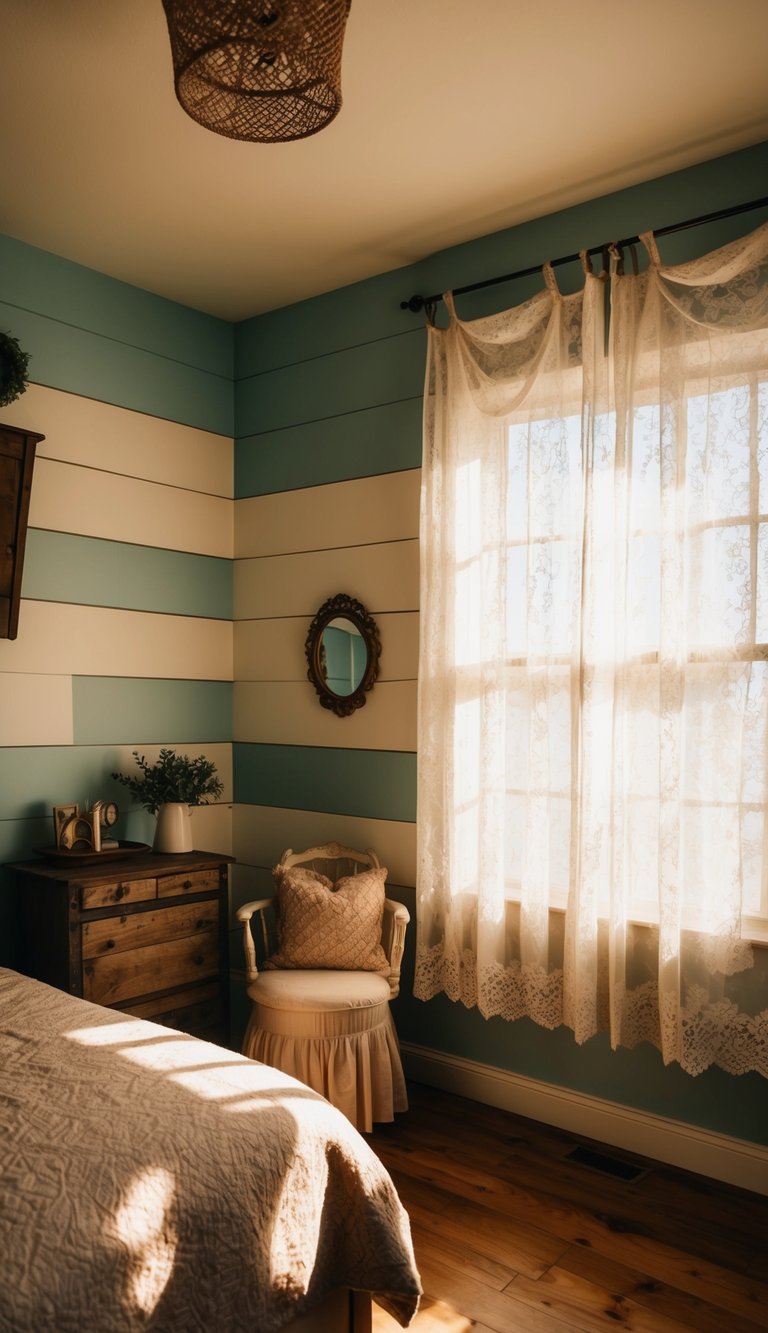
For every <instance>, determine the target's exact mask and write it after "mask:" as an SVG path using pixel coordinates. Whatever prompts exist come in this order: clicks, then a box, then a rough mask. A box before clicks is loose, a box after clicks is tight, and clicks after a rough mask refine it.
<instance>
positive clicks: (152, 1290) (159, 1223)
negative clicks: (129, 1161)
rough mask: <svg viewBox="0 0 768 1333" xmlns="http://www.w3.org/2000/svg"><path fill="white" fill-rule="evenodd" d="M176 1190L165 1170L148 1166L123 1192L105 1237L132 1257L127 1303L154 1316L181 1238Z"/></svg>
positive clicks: (129, 1306)
mask: <svg viewBox="0 0 768 1333" xmlns="http://www.w3.org/2000/svg"><path fill="white" fill-rule="evenodd" d="M175 1195H176V1187H175V1183H174V1179H173V1176H172V1175H171V1173H170V1172H169V1171H166V1170H165V1169H164V1168H163V1167H146V1168H145V1169H144V1170H143V1171H140V1172H139V1173H138V1175H136V1176H134V1178H133V1180H132V1181H131V1182H130V1184H129V1185H128V1186H127V1187H126V1189H125V1190H124V1192H123V1196H122V1199H121V1201H120V1203H119V1205H118V1207H117V1209H116V1211H115V1215H114V1217H113V1218H112V1219H111V1221H110V1222H109V1223H108V1224H107V1227H106V1234H107V1236H108V1237H109V1239H110V1240H112V1241H116V1242H117V1243H118V1244H119V1245H120V1246H121V1247H122V1248H123V1249H124V1250H126V1251H127V1252H128V1256H129V1271H128V1283H127V1290H126V1294H125V1295H126V1299H125V1304H126V1306H127V1307H128V1308H129V1309H131V1310H139V1311H141V1313H142V1314H144V1315H149V1314H152V1312H153V1310H154V1309H155V1308H156V1306H157V1304H158V1301H159V1300H160V1297H161V1296H162V1294H163V1292H164V1291H165V1288H166V1287H167V1285H168V1282H169V1280H170V1277H171V1273H172V1272H173V1264H174V1259H175V1257H176V1246H177V1244H178V1236H177V1233H176V1228H175V1226H174V1223H173V1207H174V1200H175Z"/></svg>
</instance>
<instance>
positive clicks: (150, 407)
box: [0, 304, 234, 435]
mask: <svg viewBox="0 0 768 1333" xmlns="http://www.w3.org/2000/svg"><path fill="white" fill-rule="evenodd" d="M0 328H2V329H7V330H8V331H9V332H11V333H12V334H13V336H14V337H15V338H18V340H19V342H20V344H21V346H22V347H23V348H24V351H25V352H28V353H29V357H30V362H29V377H30V380H31V381H32V382H33V383H34V384H44V385H46V386H48V387H49V388H51V389H64V390H66V391H67V392H68V393H77V394H81V395H82V396H83V397H85V398H95V399H97V400H98V401H100V402H104V403H113V404H114V405H115V406H116V407H127V408H131V409H132V410H134V411H138V412H146V413H148V414H149V415H150V416H155V417H162V418H164V419H165V420H168V421H179V422H181V423H182V424H183V425H187V426H197V427H199V429H201V430H209V431H214V432H215V433H216V434H219V435H233V434H234V429H233V410H232V381H231V380H230V379H226V378H224V377H223V376H218V375H212V374H208V373H206V372H205V371H201V370H199V369H197V368H196V367H193V366H186V365H182V364H181V363H179V362H177V361H172V360H169V359H167V358H165V357H161V356H158V355H156V354H155V353H154V352H145V351H143V350H142V349H141V348H137V347H131V346H126V345H125V344H123V343H120V342H116V341H112V340H110V339H107V338H104V337H101V336H100V335H99V334H95V333H89V332H88V331H87V330H83V329H78V328H70V327H69V326H67V325H66V324H60V323H58V322H56V321H55V320H52V319H47V318H46V317H45V316H43V315H36V314H34V313H31V312H30V311H27V310H17V309H14V307H13V306H10V305H4V304H0Z"/></svg>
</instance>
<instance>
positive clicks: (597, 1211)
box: [370, 1085, 768, 1333]
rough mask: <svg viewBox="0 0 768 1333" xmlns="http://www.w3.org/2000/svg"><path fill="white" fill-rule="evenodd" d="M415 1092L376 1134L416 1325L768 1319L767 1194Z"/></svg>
mask: <svg viewBox="0 0 768 1333" xmlns="http://www.w3.org/2000/svg"><path fill="white" fill-rule="evenodd" d="M409 1097H410V1103H411V1106H410V1110H409V1112H408V1114H407V1115H405V1116H402V1117H398V1119H397V1121H396V1122H395V1123H394V1124H393V1125H387V1126H381V1127H377V1129H376V1131H375V1132H374V1134H372V1135H371V1136H370V1142H371V1145H372V1147H373V1148H374V1150H375V1151H376V1152H377V1153H378V1154H379V1156H380V1157H381V1159H382V1161H383V1162H384V1164H385V1165H386V1166H387V1168H388V1170H389V1171H390V1173H391V1174H392V1177H393V1179H394V1181H395V1184H396V1186H397V1188H398V1191H399V1192H400V1196H401V1198H402V1199H403V1202H404V1204H405V1206H406V1208H407V1209H408V1211H409V1214H410V1217H411V1228H412V1233H413V1239H414V1249H415V1253H416V1260H417V1263H418V1265H419V1268H420V1271H421V1275H422V1283H423V1286H424V1291H425V1296H424V1298H423V1301H422V1306H421V1309H420V1312H419V1314H418V1315H417V1316H416V1320H415V1321H414V1323H413V1325H412V1327H413V1329H414V1333H466V1331H467V1330H470V1329H472V1330H473V1333H568V1331H570V1330H577V1331H578V1333H596V1331H597V1330H601V1329H607V1328H611V1327H615V1326H616V1325H617V1324H618V1325H620V1326H621V1327H622V1328H624V1329H626V1330H628V1333H681V1331H682V1330H694V1331H695V1333H760V1330H766V1329H768V1281H766V1280H765V1279H766V1276H768V1199H766V1198H764V1197H762V1196H759V1195H755V1194H751V1193H749V1192H748V1191H745V1190H739V1189H736V1188H735V1187H734V1188H732V1187H730V1186H727V1185H721V1184H720V1183H719V1182H717V1181H711V1180H708V1179H705V1178H704V1177H701V1176H695V1175H693V1174H691V1173H688V1172H685V1171H676V1170H675V1169H674V1168H672V1167H669V1166H661V1165H660V1164H659V1163H656V1162H652V1161H650V1160H649V1159H647V1158H637V1157H635V1156H634V1155H631V1154H623V1153H622V1154H621V1155H620V1156H621V1158H622V1160H623V1159H626V1160H631V1161H635V1162H637V1164H638V1166H639V1167H640V1168H641V1174H640V1175H639V1176H638V1177H637V1178H636V1179H635V1180H633V1181H629V1182H628V1181H625V1180H620V1179H617V1178H616V1176H615V1175H612V1174H610V1173H609V1172H607V1171H598V1170H597V1169H596V1168H593V1167H590V1166H585V1165H582V1164H581V1163H580V1162H578V1161H576V1160H574V1159H573V1158H572V1156H571V1153H572V1151H573V1149H574V1147H578V1146H584V1145H587V1146H589V1145H590V1144H591V1141H590V1140H585V1139H581V1138H578V1137H577V1136H571V1135H569V1134H567V1133H566V1132H565V1131H563V1130H558V1129H554V1128H552V1127H550V1126H547V1125H541V1124H538V1123H536V1122H533V1121H530V1120H525V1119H523V1118H522V1117H518V1116H515V1115H512V1114H510V1113H509V1112H506V1111H502V1110H500V1109H498V1108H494V1107H485V1106H483V1105H481V1104H479V1103H477V1102H471V1101H469V1100H468V1099H465V1098H460V1097H453V1096H451V1095H449V1094H447V1093H444V1092H442V1091H436V1090H433V1089H430V1088H426V1087H423V1086H419V1085H413V1086H411V1087H410V1088H409ZM592 1146H593V1147H594V1148H596V1149H597V1150H598V1151H600V1150H602V1151H603V1152H604V1153H607V1154H608V1155H610V1154H611V1153H612V1151H613V1150H611V1149H610V1148H605V1147H604V1145H600V1144H594V1145H592ZM603 1165H605V1164H603ZM608 1166H609V1167H610V1163H609V1164H608ZM381 1314H382V1317H384V1318H386V1319H389V1316H383V1312H381ZM377 1318H378V1315H377ZM374 1333H394V1325H393V1324H387V1323H377V1322H375V1323H374Z"/></svg>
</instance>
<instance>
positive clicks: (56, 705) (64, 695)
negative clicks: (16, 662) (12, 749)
mask: <svg viewBox="0 0 768 1333" xmlns="http://www.w3.org/2000/svg"><path fill="white" fill-rule="evenodd" d="M72 741H73V724H72V677H71V676H69V675H65V676H52V675H45V676H27V675H16V674H14V673H12V672H6V673H5V674H4V675H3V681H2V686H1V687H0V745H71V744H72Z"/></svg>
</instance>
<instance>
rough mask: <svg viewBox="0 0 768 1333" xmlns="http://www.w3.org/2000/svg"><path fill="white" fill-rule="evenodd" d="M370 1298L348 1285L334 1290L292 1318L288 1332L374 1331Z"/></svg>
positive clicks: (335, 1332) (355, 1332)
mask: <svg viewBox="0 0 768 1333" xmlns="http://www.w3.org/2000/svg"><path fill="white" fill-rule="evenodd" d="M372 1318H373V1314H372V1306H371V1297H370V1295H369V1293H368V1292H367V1291H350V1290H349V1288H348V1287H346V1288H340V1289H339V1290H338V1291H333V1292H331V1294H330V1296H326V1298H325V1300H323V1301H321V1302H320V1304H319V1305H316V1306H315V1308H314V1310H309V1311H308V1312H307V1313H306V1314H303V1315H300V1316H299V1318H298V1319H292V1320H291V1322H290V1324H286V1325H285V1333H371V1326H372Z"/></svg>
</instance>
